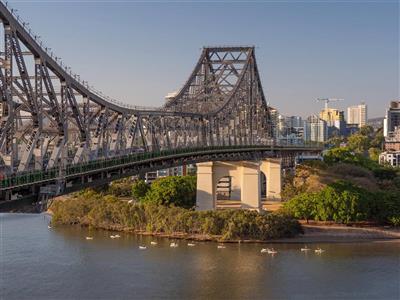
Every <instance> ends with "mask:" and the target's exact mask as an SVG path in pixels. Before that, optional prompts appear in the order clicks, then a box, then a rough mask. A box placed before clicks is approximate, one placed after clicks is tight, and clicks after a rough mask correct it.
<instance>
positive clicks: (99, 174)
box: [0, 145, 322, 209]
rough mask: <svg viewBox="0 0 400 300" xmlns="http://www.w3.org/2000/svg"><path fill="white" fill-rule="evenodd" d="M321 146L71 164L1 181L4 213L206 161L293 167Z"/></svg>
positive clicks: (220, 149) (222, 149)
mask: <svg viewBox="0 0 400 300" xmlns="http://www.w3.org/2000/svg"><path fill="white" fill-rule="evenodd" d="M321 150H322V149H321V147H318V146H301V147H300V146H274V145H249V146H245V145H242V146H215V147H199V148H182V149H175V150H162V151H157V152H143V153H134V154H129V155H124V156H118V157H114V158H108V159H99V160H94V161H89V162H87V163H79V164H71V165H67V166H66V167H65V168H59V167H57V168H52V169H49V170H46V171H32V172H21V173H16V174H13V175H11V176H9V177H5V178H3V179H2V180H0V199H1V200H2V201H0V209H1V207H2V206H4V205H6V206H7V205H8V204H9V203H10V202H15V201H19V200H23V199H27V198H29V199H30V200H32V201H38V200H39V198H40V197H45V198H52V197H54V196H59V195H63V194H68V193H71V192H73V191H78V190H81V189H83V188H86V187H94V186H99V185H102V184H107V183H109V182H111V181H113V180H116V179H120V178H125V177H129V176H133V175H139V174H144V173H145V172H149V171H154V170H159V169H165V168H170V167H174V166H179V165H187V164H193V163H199V162H205V161H241V160H259V159H262V158H270V157H281V158H282V159H283V164H284V166H285V165H286V167H288V166H291V165H293V163H294V159H295V157H296V156H297V155H299V154H316V153H320V152H321Z"/></svg>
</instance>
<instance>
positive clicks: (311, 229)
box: [73, 224, 400, 244]
mask: <svg viewBox="0 0 400 300" xmlns="http://www.w3.org/2000/svg"><path fill="white" fill-rule="evenodd" d="M73 226H81V227H88V225H81V224H75V225H73ZM91 228H93V229H97V230H107V231H110V232H120V233H121V232H124V233H129V234H137V235H142V236H153V237H160V238H168V239H177V240H189V241H199V242H205V241H208V242H223V243H273V244H283V243H284V244H287V243H289V244H313V243H361V242H374V241H394V242H400V229H396V228H384V227H383V226H382V227H369V228H365V227H348V226H344V225H338V224H337V225H307V224H302V228H303V232H304V233H303V234H298V235H296V236H293V237H290V238H285V237H283V238H275V239H268V240H258V239H223V237H222V236H221V235H209V234H188V233H182V232H175V233H163V232H147V231H141V230H134V229H132V228H122V227H120V226H114V227H110V226H107V227H104V226H103V227H96V228H94V227H91Z"/></svg>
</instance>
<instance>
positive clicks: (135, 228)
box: [51, 192, 302, 242]
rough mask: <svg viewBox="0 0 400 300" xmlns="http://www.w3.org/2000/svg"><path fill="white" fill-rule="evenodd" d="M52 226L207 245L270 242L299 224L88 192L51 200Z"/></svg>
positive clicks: (279, 217)
mask: <svg viewBox="0 0 400 300" xmlns="http://www.w3.org/2000/svg"><path fill="white" fill-rule="evenodd" d="M51 211H52V212H53V218H52V224H53V225H54V226H57V225H71V224H75V225H81V226H88V227H91V228H98V229H106V230H114V231H125V232H132V233H136V234H143V235H154V236H163V237H171V238H184V239H191V240H209V241H226V242H239V241H240V242H241V241H247V240H251V241H255V242H257V241H269V240H274V239H279V238H290V237H294V236H297V235H299V234H301V233H302V228H301V226H300V223H299V222H298V221H297V220H296V219H294V218H293V217H291V216H289V215H287V214H283V213H266V212H260V213H259V212H256V211H249V210H232V209H229V210H214V211H195V210H191V209H185V208H182V207H175V206H164V205H157V204H152V203H144V204H142V203H133V202H132V203H130V202H127V201H121V200H120V199H119V198H116V197H115V196H110V195H106V196H104V195H101V194H97V193H95V192H90V193H89V192H88V193H86V194H84V195H76V197H75V198H70V199H68V200H63V201H56V202H54V204H53V205H52V206H51Z"/></svg>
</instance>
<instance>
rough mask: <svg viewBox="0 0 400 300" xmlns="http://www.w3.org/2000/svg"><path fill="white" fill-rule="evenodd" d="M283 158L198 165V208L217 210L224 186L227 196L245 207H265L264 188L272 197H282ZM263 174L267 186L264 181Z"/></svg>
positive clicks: (267, 195)
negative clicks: (218, 196) (262, 197)
mask: <svg viewBox="0 0 400 300" xmlns="http://www.w3.org/2000/svg"><path fill="white" fill-rule="evenodd" d="M281 173H282V163H281V159H266V160H263V161H258V162H254V161H241V162H221V161H218V162H204V163H198V164H197V193H196V207H197V210H214V209H216V204H217V195H218V193H220V192H221V191H218V188H219V189H221V185H222V184H224V185H225V186H224V187H223V188H224V189H225V192H224V193H225V197H226V199H229V200H240V202H241V208H243V209H251V210H261V209H262V202H261V194H262V193H261V192H262V191H261V189H263V188H264V189H266V190H264V191H263V192H264V193H263V194H265V195H266V198H267V199H268V200H281V195H280V193H281V186H282V175H281ZM262 174H264V175H265V177H266V185H265V186H264V185H263V184H262Z"/></svg>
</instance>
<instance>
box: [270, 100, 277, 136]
mask: <svg viewBox="0 0 400 300" xmlns="http://www.w3.org/2000/svg"><path fill="white" fill-rule="evenodd" d="M269 115H270V117H271V122H270V124H271V127H272V128H271V131H272V137H273V138H277V137H278V135H279V132H278V118H279V112H278V110H277V109H275V108H273V107H270V108H269Z"/></svg>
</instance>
